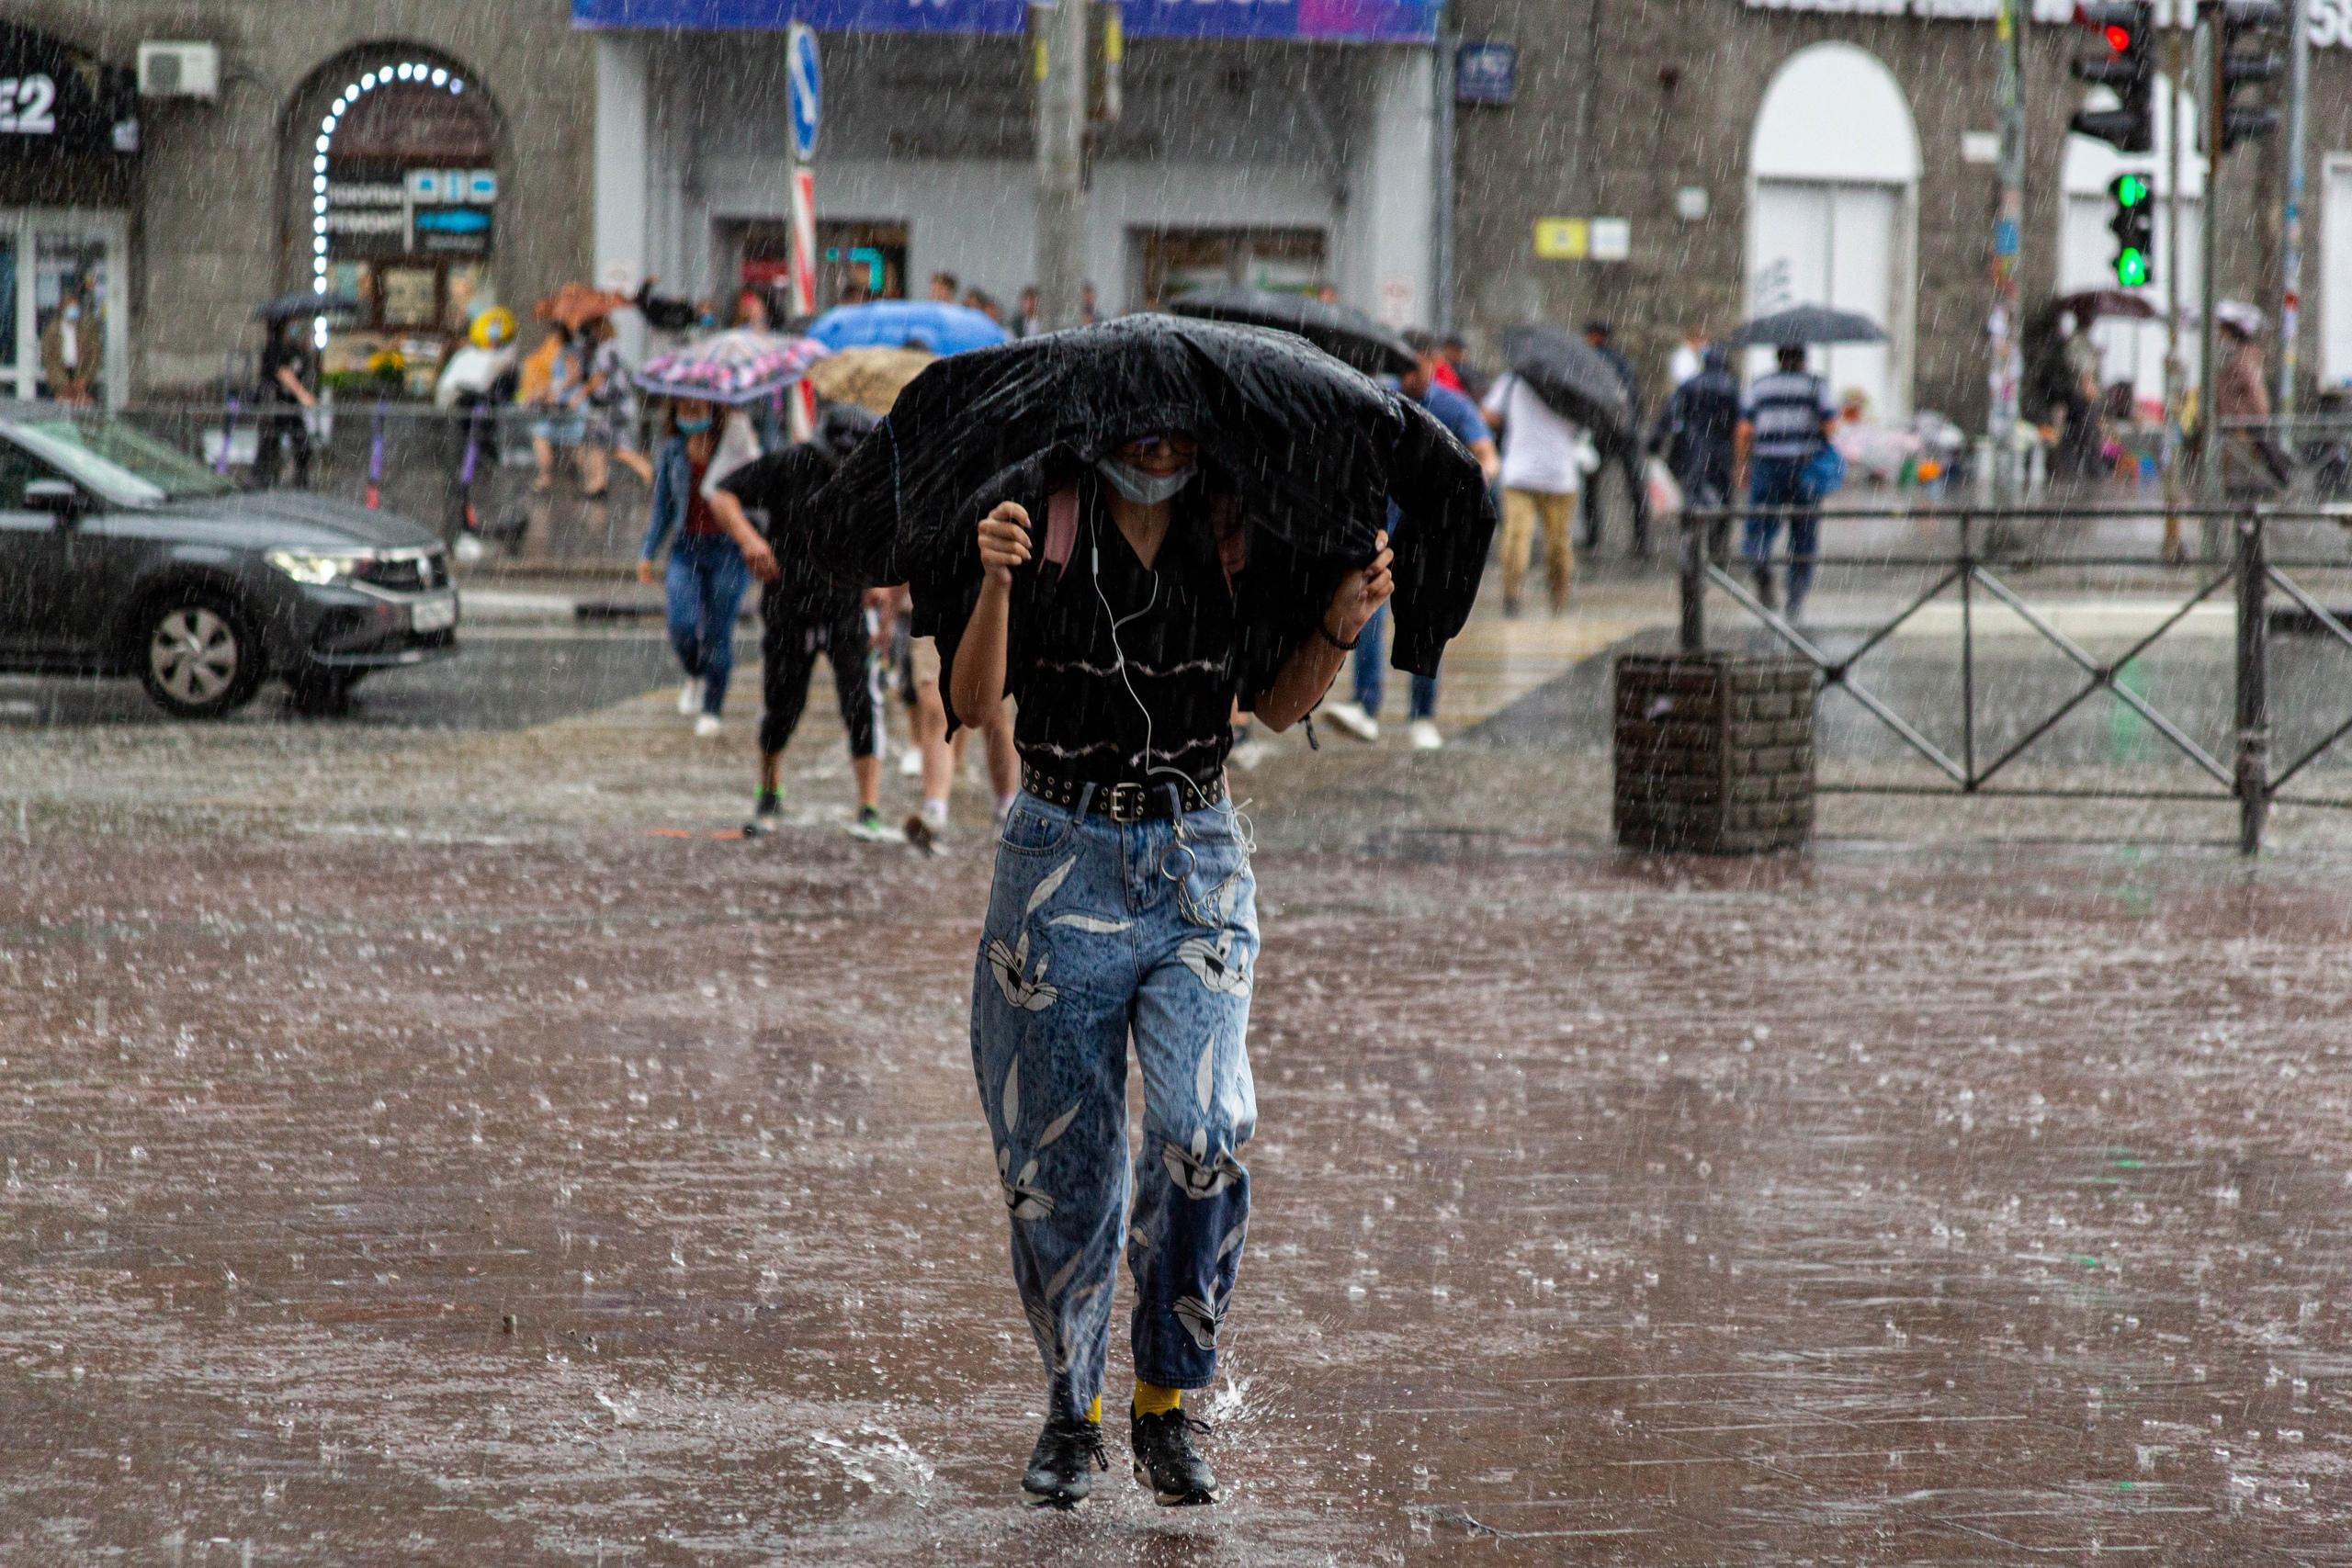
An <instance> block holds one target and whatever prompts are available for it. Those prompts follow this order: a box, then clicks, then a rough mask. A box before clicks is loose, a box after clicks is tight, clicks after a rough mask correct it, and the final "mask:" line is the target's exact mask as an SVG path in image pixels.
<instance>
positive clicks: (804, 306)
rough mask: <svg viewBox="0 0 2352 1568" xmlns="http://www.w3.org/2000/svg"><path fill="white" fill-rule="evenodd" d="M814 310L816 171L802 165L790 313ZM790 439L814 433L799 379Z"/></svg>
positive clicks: (796, 182) (810, 394) (809, 391)
mask: <svg viewBox="0 0 2352 1568" xmlns="http://www.w3.org/2000/svg"><path fill="white" fill-rule="evenodd" d="M816 310H817V174H816V171H815V170H813V169H811V168H809V165H808V164H799V165H797V167H795V168H794V169H793V171H792V313H793V314H794V315H795V316H796V317H800V318H806V317H809V316H811V315H814V314H815V313H816ZM793 393H794V396H793V399H792V409H791V419H792V439H793V440H795V441H807V440H809V438H810V437H811V436H813V435H815V434H817V391H816V389H815V388H813V387H811V386H809V383H808V382H806V381H803V382H801V383H800V384H799V385H798V386H797V387H795V388H794V389H793Z"/></svg>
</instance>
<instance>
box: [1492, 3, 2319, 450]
mask: <svg viewBox="0 0 2352 1568" xmlns="http://www.w3.org/2000/svg"><path fill="white" fill-rule="evenodd" d="M1453 11H1454V14H1453V25H1454V26H1455V27H1456V28H1458V29H1459V31H1460V33H1461V36H1462V37H1464V39H1496V40H1498V41H1504V42H1510V43H1515V44H1517V45H1518V46H1519V51H1520V82H1519V92H1518V96H1517V101H1516V102H1515V103H1514V104H1513V105H1511V106H1510V107H1504V108H1484V107H1470V106H1464V107H1462V108H1461V109H1460V111H1459V113H1458V117H1457V127H1456V135H1455V148H1456V156H1457V158H1458V165H1457V166H1458V169H1459V174H1458V176H1457V178H1458V208H1457V221H1456V232H1457V236H1458V248H1457V258H1458V260H1457V269H1456V278H1457V288H1456V294H1455V299H1456V310H1457V316H1458V320H1459V321H1460V323H1461V324H1462V325H1463V326H1464V328H1465V329H1467V330H1468V331H1469V332H1470V333H1474V334H1478V335H1480V336H1481V337H1483V338H1485V339H1487V341H1489V342H1490V341H1491V335H1492V334H1494V333H1497V332H1498V331H1499V329H1500V328H1502V327H1503V326H1505V325H1508V324H1510V322H1512V321H1520V320H1525V319H1530V318H1533V317H1541V318H1544V319H1548V320H1551V321H1558V322H1563V323H1574V322H1577V321H1581V320H1583V319H1584V318H1585V317H1586V316H1588V315H1594V314H1598V315H1602V316H1607V317H1610V318H1611V319H1613V320H1615V321H1617V322H1618V323H1620V326H1619V331H1620V334H1621V339H1622V341H1623V346H1624V347H1625V349H1626V351H1627V352H1628V353H1630V354H1632V355H1634V360H1635V362H1636V364H1638V365H1639V366H1640V367H1642V369H1643V372H1644V375H1645V380H1646V382H1647V383H1648V384H1649V385H1652V386H1657V385H1658V384H1660V382H1661V380H1662V378H1663V377H1664V375H1665V370H1666V361H1667V356H1668V355H1669V354H1670V353H1671V352H1672V350H1673V347H1674V345H1675V344H1676V343H1677V342H1679V338H1680V334H1681V332H1682V330H1683V328H1684V327H1685V325H1686V324H1695V325H1699V326H1701V327H1703V328H1705V329H1707V330H1709V331H1711V332H1715V333H1720V332H1723V331H1724V330H1727V329H1728V328H1730V327H1732V326H1735V325H1736V324H1737V322H1738V321H1739V320H1740V319H1741V313H1742V310H1743V307H1744V304H1745V299H1746V279H1745V276H1744V273H1745V267H1746V256H1747V199H1746V197H1747V152H1748V142H1749V138H1750V136H1751V135H1752V133H1753V131H1754V128H1755V122H1756V115H1757V110H1758V107H1760V106H1761V104H1762V102H1763V99H1764V93H1765V90H1766V88H1767V87H1768V86H1769V85H1770V83H1771V80H1772V76H1773V73H1775V72H1776V71H1777V70H1778V69H1779V68H1780V66H1781V63H1782V62H1784V61H1786V60H1787V59H1788V57H1789V56H1790V55H1792V54H1793V53H1795V52H1796V51H1798V50H1800V49H1803V48H1804V47H1805V46H1807V45H1808V44H1813V43H1817V42H1821V41H1823V40H1826V39H1842V40H1845V41H1848V42H1850V43H1853V44H1855V45H1857V46H1859V47H1860V48H1862V49H1866V50H1868V51H1871V53H1873V54H1875V55H1877V56H1878V58H1879V59H1880V60H1882V61H1883V62H1885V63H1886V65H1887V67H1888V68H1889V70H1891V71H1892V72H1893V73H1894V76H1895V79H1896V80H1897V81H1898V82H1899V83H1900V84H1901V85H1902V87H1903V90H1904V93H1905V96H1906V97H1907V98H1908V100H1909V102H1910V107H1911V113H1912V117H1913V119H1914V121H1915V122H1916V124H1917V128H1918V134H1919V143H1920V157H1921V162H1922V165H1923V169H1922V174H1921V177H1920V182H1919V190H1918V240H1917V280H1918V281H1917V355H1916V358H1915V367H1916V372H1915V377H1914V383H1913V386H1914V402H1915V406H1917V407H1920V408H1934V409H1939V410H1941V411H1943V412H1946V413H1949V414H1951V415H1952V416H1953V417H1954V418H1957V419H1959V420H1960V421H1961V422H1962V423H1963V424H1964V425H1967V426H1969V427H1971V428H1978V427H1981V426H1982V423H1983V420H1984V413H1985V399H1986V391H1985V369H1986V366H1985V339H1984V325H1985V314H1986V311H1987V310H1988V309H1989V307H1990V304H1991V288H1990V283H1989V273H1988V265H1989V262H1990V258H1991V246H1992V204H1993V199H1994V170H1993V169H1992V168H1991V167H1990V166H1988V165H1985V164H1966V163H1963V162H1962V159H1961V135H1962V132H1963V131H1967V130H1993V129H1995V128H1996V126H1997V124H1998V111H1997V106H1996V101H1995V91H1996V71H1997V66H1998V60H1997V56H1996V41H1995V37H1994V29H1993V28H1992V27H1991V26H1990V25H1988V24H1983V23H1969V22H1952V21H1933V22H1930V21H1920V20H1912V19H1908V18H1902V17H1863V16H1829V15H1817V14H1807V13H1803V12H1792V11H1762V10H1751V9H1749V8H1748V7H1747V6H1744V5H1742V4H1740V3H1739V0H1457V4H1456V6H1454V8H1453ZM2091 45H2092V39H2091V35H2090V34H2089V33H2088V32H2087V31H2084V30H2081V29H2075V28H2059V27H2049V26H2037V27H2034V28H2031V29H2030V31H2029V33H2028V49H2027V63H2026V102H2027V104H2028V106H2029V116H2030V118H2029V127H2028V131H2027V152H2028V162H2029V169H2028V174H2027V209H2026V213H2025V228H2024V246H2025V249H2024V267H2023V270H2022V274H2021V281H2022V285H2023V292H2024V298H2025V299H2026V302H2027V306H2028V308H2029V309H2030V308H2031V305H2032V303H2033V301H2034V300H2035V299H2038V298H2041V297H2043V296H2046V295H2047V294H2048V293H2049V291H2050V289H2051V287H2052V280H2053V278H2054V276H2055V267H2056V261H2057V258H2056V254H2055V245H2056V243H2057V233H2058V225H2059V215H2060V209H2061V207H2060V204H2061V202H2062V200H2063V196H2062V193H2061V190H2060V171H2061V164H2062V161H2063V158H2064V147H2065V137H2066V120H2067V118H2068V117H2069V116H2071V115H2072V114H2073V113H2074V112H2075V109H2076V108H2077V107H2080V105H2081V101H2082V98H2083V95H2084V93H2085V91H2086V89H2085V88H2084V87H2083V86H2082V85H2080V84H2078V83H2076V82H2075V81H2074V80H2073V79H2072V77H2071V76H2070V75H2069V74H2068V73H2067V69H2066V67H2067V62H2068V61H2069V60H2071V59H2072V58H2074V57H2075V55H2076V54H2078V53H2082V52H2086V51H2088V50H2089V48H2090V47H2091ZM2311 104H2312V122H2311V162H2310V167H2309V174H2308V176H2307V177H2308V179H2309V181H2310V190H2311V196H2310V199H2309V201H2308V203H2307V213H2306V218H2305V235H2306V241H2305V243H2306V249H2307V254H2309V255H2310V258H2311V260H2310V267H2309V271H2308V272H2307V274H2306V277H2305V285H2306V291H2307V293H2308V294H2309V295H2310V297H2311V302H2309V303H2307V305H2306V310H2305V336H2304V342H2303V350H2302V352H2303V355H2304V360H2305V363H2306V365H2309V364H2311V363H2312V361H2313V359H2314V357H2315V356H2316V355H2317V352H2318V337H2317V332H2318V323H2317V320H2316V317H2317V309H2316V300H2317V298H2318V295H2319V277H2320V270H2319V261H2318V256H2317V241H2318V234H2319V214H2318V210H2317V209H2318V205H2319V197H2320V188H2321V175H2320V170H2321V164H2322V161H2323V159H2324V156H2325V155H2326V153H2327V152H2328V151H2329V150H2331V149H2342V148H2352V51H2343V50H2315V51H2313V52H2312V95H2311ZM2270 152H2272V153H2273V154H2274V155H2272V156H2270V157H2269V158H2268V159H2267V161H2266V159H2265V156H2264V155H2263V153H2261V152H2256V151H2255V150H2253V149H2247V150H2245V151H2241V152H2238V153H2236V154H2234V155H2233V157H2232V158H2231V159H2230V160H2229V161H2228V163H2227V164H2226V166H2225V170H2224V175H2223V179H2222V186H2221V201H2220V206H2219V209H2218V211H2219V213H2220V216H2221V221H2222V257H2221V260H2222V265H2221V268H2220V271H2219V273H2218V275H2217V276H2219V278H2220V280H2221V283H2222V290H2223V292H2224V293H2225V294H2237V295H2240V296H2242V297H2246V298H2252V299H2262V300H2264V301H2266V309H2267V308H2268V306H2267V301H2268V300H2269V299H2270V298H2271V297H2272V291H2273V290H2274V289H2275V288H2276V284H2275V281H2273V282H2270V283H2269V284H2267V286H2266V285H2265V280H2266V279H2272V280H2275V278H2276V276H2277V265H2278V263H2277V248H2276V247H2277V237H2276V236H2277V218H2276V208H2277V199H2276V197H2275V195H2274V194H2272V193H2275V191H2276V189H2277V178H2278V168H2277V165H2278V159H2277V157H2276V156H2275V152H2276V143H2275V142H2274V143H2272V144H2270ZM1685 185H1700V186H1705V187H1707V190H1708V192H1709V195H1710V197H1711V206H1710V210H1709V212H1708V215H1707V217H1706V218H1705V219H1703V220H1700V221H1698V222H1694V223H1686V222H1684V221H1683V220H1680V219H1679V218H1677V217H1676V216H1674V211H1673V200H1674V193H1675V191H1676V189H1677V187H1679V186H1685ZM1555 215H1556V216H1592V215H1606V216H1622V217H1628V218H1631V219H1632V220H1633V221H1634V252H1633V256H1632V259H1631V260H1630V261H1627V262H1623V263H1613V264H1598V263H1589V262H1556V261H1539V260H1537V259H1536V257H1535V254H1534V249H1533V243H1532V230H1533V225H1534V221H1535V220H1536V219H1537V218H1539V217H1545V216H1555Z"/></svg>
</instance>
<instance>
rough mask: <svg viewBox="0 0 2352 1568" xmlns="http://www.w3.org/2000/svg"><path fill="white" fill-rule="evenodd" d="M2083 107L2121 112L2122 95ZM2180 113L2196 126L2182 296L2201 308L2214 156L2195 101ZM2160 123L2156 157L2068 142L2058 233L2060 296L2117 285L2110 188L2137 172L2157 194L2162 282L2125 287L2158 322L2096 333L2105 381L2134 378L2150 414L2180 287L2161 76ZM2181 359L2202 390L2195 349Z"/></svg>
mask: <svg viewBox="0 0 2352 1568" xmlns="http://www.w3.org/2000/svg"><path fill="white" fill-rule="evenodd" d="M2084 107H2086V108H2094V109H2103V108H2113V107H2116V97H2115V95H2114V94H2113V93H2111V92H2109V90H2108V89H2107V88H2105V87H2094V88H2092V89H2091V90H2090V93H2089V94H2088V95H2087V96H2086V98H2085V100H2084ZM2181 108H2182V111H2183V116H2184V118H2185V119H2186V122H2187V123H2186V124H2184V125H2183V126H2182V127H2181V130H2182V132H2183V137H2184V139H2183V141H2182V142H2181V148H2180V298H2181V300H2182V301H2183V303H2184V304H2185V305H2187V306H2188V308H2190V309H2191V310H2194V308H2195V302H2196V300H2197V299H2198V291H2199V288H2200V287H2201V281H2202V279H2203V277H2204V272H2203V270H2202V268H2201V265H2200V262H2201V259H2202V258H2201V256H2200V255H2199V246H2198V232H2199V224H2200V223H2201V221H2202V219H2201V217H2200V214H2201V213H2202V211H2203V208H2204V200H2205V156H2204V154H2203V153H2202V152H2199V150H2198V141H2199V137H2198V135H2197V106H2196V100H2195V99H2194V98H2192V97H2189V96H2188V95H2185V94H2184V95H2183V96H2182V102H2181ZM2153 118H2154V121H2155V130H2156V135H2155V142H2156V144H2155V148H2154V151H2152V152H2117V151H2116V150H2115V149H2114V148H2112V147H2110V146H2109V145H2108V144H2107V143H2106V142H2104V141H2094V140H2092V139H2091V138H2090V137H2087V136H2076V135H2072V134H2069V135H2068V136H2067V138H2066V155H2065V160H2064V164H2063V166H2062V169H2061V173H2060V188H2062V189H2063V190H2064V191H2065V193H2066V202H2065V206H2064V209H2062V210H2061V212H2060V215H2059V229H2058V292H2059V293H2061V294H2072V293H2075V292H2076V291H2077V290H2080V289H2086V288H2116V287H2117V285H2116V281H2115V268H2114V265H2113V262H2114V257H2115V236H2114V235H2113V234H2112V233H2110V232H2109V231H2108V224H2109V221H2110V220H2112V219H2113V218H2114V216H2115V204H2114V199H2113V197H2111V196H2110V194H2109V190H2108V187H2109V186H2110V185H2112V184H2113V183H2114V181H2115V177H2116V176H2117V175H2126V174H2130V175H2139V176H2140V177H2141V178H2142V179H2144V180H2146V181H2147V182H2148V185H2149V187H2150V188H2151V189H2153V190H2154V192H2155V193H2156V197H2155V211H2156V231H2155V242H2156V243H2155V252H2154V256H2155V268H2156V276H2154V279H2152V280H2151V281H2150V282H2149V283H2148V284H2147V285H2146V286H2144V287H2142V288H2133V289H2128V290H2125V292H2127V293H2131V294H2135V295H2137V296H2138V297H2139V298H2141V299H2145V300H2146V301H2147V302H2148V303H2149V304H2150V305H2151V306H2152V307H2154V310H2156V312H2157V314H2156V317H2155V319H2154V320H2150V321H2141V320H2132V319H2127V318H2123V317H2102V318H2100V319H2099V320H2098V321H2096V322H2094V323H2093V324H2092V327H2091V340H2092V341H2093V342H2094V343H2096V344H2098V351H2099V384H2100V385H2101V386H2104V387H2112V386H2114V385H2115V384H2116V383H2118V382H2120V381H2129V382H2131V389H2132V397H2133V399H2134V400H2135V401H2137V402H2138V403H2139V405H2140V406H2141V408H2142V409H2143V411H2148V412H2154V411H2155V410H2156V409H2158V408H2159V407H2160V406H2161V401H2162V399H2163V397H2164V384H2165V324H2164V319H2163V312H2164V309H2165V297H2166V295H2167V293H2168V292H2169V290H2170V287H2171V286H2170V284H2169V283H2168V281H2167V280H2166V278H2165V265H2166V263H2167V261H2168V259H2169V258H2168V257H2167V256H2166V254H2165V237H2166V235H2167V234H2168V233H2169V232H2170V230H2171V223H2172V211H2171V203H2170V201H2169V200H2168V199H2167V197H2168V195H2169V193H2170V189H2171V187H2170V186H2168V185H2166V183H2165V171H2166V169H2167V167H2168V166H2169V162H2170V158H2169V152H2168V150H2169V149H2170V147H2171V146H2172V85H2171V84H2170V82H2169V81H2168V80H2167V79H2165V78H2164V77H2162V76H2159V77H2158V78H2157V79H2156V88H2155V105H2154V116H2153ZM2182 358H2183V362H2184V367H2185V368H2186V370H2187V372H2188V378H2189V382H2190V384H2191V385H2195V384H2196V381H2197V379H2198V366H2197V363H2196V361H2197V355H2196V352H2195V350H2194V349H2193V348H2191V349H2190V350H2189V351H2188V352H2187V353H2185V354H2184V355H2182Z"/></svg>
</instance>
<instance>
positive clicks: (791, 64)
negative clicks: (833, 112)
mask: <svg viewBox="0 0 2352 1568" xmlns="http://www.w3.org/2000/svg"><path fill="white" fill-rule="evenodd" d="M785 59H786V66H785V95H784V96H785V118H786V121H788V122H789V124H790V126H791V128H792V155H793V157H794V158H796V159H797V160H798V161H799V162H801V163H804V164H805V163H807V162H808V161H809V159H810V158H813V157H815V156H816V153H817V125H818V117H819V115H820V112H821V110H822V109H823V107H824V96H825V92H824V79H823V77H822V76H821V75H820V73H819V72H818V68H817V29H816V28H812V27H810V26H809V24H808V23H806V22H795V23H793V24H792V30H791V32H790V33H789V34H788V35H786V42H785Z"/></svg>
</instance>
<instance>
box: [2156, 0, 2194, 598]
mask: <svg viewBox="0 0 2352 1568" xmlns="http://www.w3.org/2000/svg"><path fill="white" fill-rule="evenodd" d="M2188 15H2189V12H2188V5H2187V0H2175V3H2174V4H2173V5H2172V6H2169V7H2167V15H2166V17H2165V21H2166V23H2167V30H2166V32H2165V72H2166V73H2167V75H2168V76H2169V81H2168V83H2167V86H2168V89H2169V91H2170V92H2171V94H2172V107H2171V110H2170V112H2169V113H2168V114H2167V115H2166V117H2165V428H2164V434H2163V437H2162V451H2161V453H2160V454H2159V457H2160V465H2159V466H2160V467H2161V468H2162V469H2163V471H2164V480H2165V542H2164V554H2165V558H2166V559H2167V560H2170V559H2173V558H2177V556H2178V555H2179V554H2180V409H2181V400H2182V399H2183V398H2184V397H2185V396H2187V394H2188V385H2187V382H2188V367H2187V366H2186V365H2185V364H2183V363H2182V361H2181V357H2180V144H2181V141H2182V140H2183V139H2184V136H2185V133H2186V132H2187V130H2188V127H2187V126H2186V125H2184V124H2183V123H2182V120H2181V105H2182V101H2183V99H2182V92H2181V86H2182V78H2183V76H2184V75H2185V74H2186V73H2187V72H2188V29H2187V28H2183V27H2182V26H2181V25H2180V24H2181V22H2182V21H2183V20H2184V19H2185V18H2186V17H2188Z"/></svg>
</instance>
